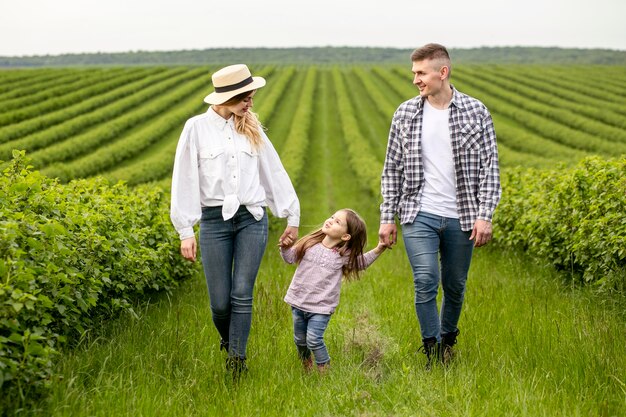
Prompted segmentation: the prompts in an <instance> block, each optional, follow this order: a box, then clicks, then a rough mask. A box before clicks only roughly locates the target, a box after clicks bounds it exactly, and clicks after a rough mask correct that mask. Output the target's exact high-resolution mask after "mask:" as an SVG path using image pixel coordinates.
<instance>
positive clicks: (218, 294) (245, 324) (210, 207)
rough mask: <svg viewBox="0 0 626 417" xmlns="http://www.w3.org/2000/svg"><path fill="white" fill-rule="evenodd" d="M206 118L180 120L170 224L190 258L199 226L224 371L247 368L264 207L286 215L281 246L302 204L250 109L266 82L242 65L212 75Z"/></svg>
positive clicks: (294, 233)
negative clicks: (226, 357) (182, 123)
mask: <svg viewBox="0 0 626 417" xmlns="http://www.w3.org/2000/svg"><path fill="white" fill-rule="evenodd" d="M212 80H213V87H214V89H215V91H214V92H212V93H211V94H209V95H208V96H207V97H206V98H205V99H204V101H205V102H206V103H209V104H211V106H210V107H209V109H208V110H207V111H206V113H204V114H201V115H198V116H194V117H192V118H191V119H189V120H188V121H187V122H186V123H185V127H184V129H183V132H182V134H181V137H180V140H179V142H178V147H177V149H176V158H175V161H174V172H173V175H172V203H171V219H172V223H173V224H174V227H175V228H176V230H177V231H178V233H179V235H180V239H181V246H180V248H181V253H182V255H183V256H184V257H185V258H186V259H188V260H190V261H192V262H193V261H195V259H196V250H197V246H196V238H195V236H194V230H193V226H194V225H195V224H196V223H197V222H198V221H199V222H200V230H199V240H200V251H201V254H202V264H203V267H204V275H205V278H206V282H207V287H208V290H209V298H210V302H211V313H212V316H213V323H214V324H215V327H216V328H217V330H218V332H219V334H220V336H221V342H220V348H221V349H224V350H226V351H227V352H228V359H227V361H226V366H227V369H229V370H231V371H233V372H234V374H235V375H238V374H239V373H240V372H241V371H242V370H246V369H247V368H246V363H245V361H246V345H247V342H248V335H249V333H250V324H251V320H252V293H253V289H254V282H255V280H256V276H257V273H258V270H259V265H260V264H261V258H262V257H263V253H264V251H265V246H266V244H267V234H268V226H267V225H268V223H267V214H266V210H265V207H266V206H269V208H270V209H271V211H272V213H273V214H274V215H276V216H278V217H287V227H286V229H285V231H284V233H283V234H282V235H281V237H280V239H279V242H280V243H281V244H286V245H290V244H292V243H293V242H295V241H296V239H297V237H298V225H299V221H300V204H299V201H298V197H297V195H296V192H295V190H294V188H293V185H292V184H291V181H290V179H289V176H288V175H287V172H286V171H285V169H284V167H283V165H282V163H281V161H280V158H279V156H278V154H277V153H276V150H275V149H274V147H273V146H272V144H271V142H270V141H269V139H268V138H267V136H266V135H265V133H264V131H263V127H262V126H261V123H260V122H259V120H258V119H257V117H256V115H255V114H254V113H252V112H251V111H250V108H251V107H252V104H253V97H254V95H255V93H256V90H257V89H259V88H261V87H263V86H264V85H265V79H263V78H262V77H252V75H251V73H250V70H249V69H248V67H247V66H246V65H243V64H239V65H231V66H228V67H225V68H222V69H221V70H219V71H217V72H216V73H214V74H213V76H212Z"/></svg>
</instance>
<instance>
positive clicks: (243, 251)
mask: <svg viewBox="0 0 626 417" xmlns="http://www.w3.org/2000/svg"><path fill="white" fill-rule="evenodd" d="M267 224H268V223H267V213H265V214H264V216H263V218H262V219H261V220H259V221H257V220H256V219H255V218H254V217H253V216H252V214H250V212H249V211H248V210H247V209H246V208H245V207H244V206H241V207H240V208H239V210H238V211H237V213H236V214H235V216H234V217H233V218H231V219H229V220H226V221H224V219H223V218H222V207H203V208H202V218H201V220H200V251H201V253H202V266H203V268H204V276H205V278H206V283H207V287H208V290H209V298H210V301H211V313H212V317H213V323H214V324H215V327H216V328H217V331H218V332H219V334H220V336H221V337H222V340H224V341H225V342H228V343H229V350H228V355H229V356H231V357H232V356H236V357H240V358H245V357H246V347H247V344H248V335H249V334H250V325H251V322H252V294H253V290H254V282H255V281H256V276H257V273H258V271H259V266H260V265H261V259H262V258H263V253H264V252H265V246H266V245H267V228H268V226H267Z"/></svg>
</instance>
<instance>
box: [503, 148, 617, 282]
mask: <svg viewBox="0 0 626 417" xmlns="http://www.w3.org/2000/svg"><path fill="white" fill-rule="evenodd" d="M494 221H495V226H496V228H497V230H498V232H497V236H496V241H497V242H500V243H501V244H504V245H508V246H512V247H517V248H521V249H524V250H526V251H527V252H528V253H530V254H532V255H535V256H537V257H538V258H539V259H542V260H547V261H548V262H549V263H550V264H552V265H554V266H556V267H557V268H558V269H561V270H564V271H566V272H567V273H568V276H569V277H571V278H572V279H574V280H582V281H583V282H585V283H592V284H594V285H597V286H599V287H602V288H604V289H611V290H617V291H619V292H622V293H623V292H624V291H625V290H626V158H624V157H622V158H621V159H619V160H609V161H607V160H603V159H600V158H599V157H589V158H585V159H583V160H582V161H581V162H580V163H579V164H578V165H576V166H575V167H573V168H570V169H566V170H565V169H553V170H541V171H539V170H524V169H521V168H520V169H515V170H507V171H505V173H504V175H503V199H502V202H501V203H500V206H499V208H498V210H497V212H496V216H495V217H494Z"/></svg>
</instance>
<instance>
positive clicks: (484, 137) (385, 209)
mask: <svg viewBox="0 0 626 417" xmlns="http://www.w3.org/2000/svg"><path fill="white" fill-rule="evenodd" d="M451 88H452V101H451V102H450V106H449V110H450V119H449V121H448V126H449V129H450V138H451V140H452V154H453V157H454V169H455V176H456V205H457V211H458V213H459V221H460V223H461V229H463V230H464V231H469V230H472V228H473V227H474V223H475V222H476V220H477V219H482V220H487V221H491V219H492V216H493V212H494V210H495V209H496V206H497V205H498V202H499V201H500V196H501V194H502V189H501V187H500V169H499V167H498V148H497V145H496V132H495V130H494V128H493V121H492V120H491V114H489V110H487V107H485V105H484V104H483V103H481V102H480V101H478V100H476V99H475V98H472V97H470V96H468V95H466V94H463V93H461V92H459V91H457V90H456V89H455V88H454V87H452V86H451ZM423 104H424V99H423V98H422V97H420V96H417V97H414V98H412V99H410V100H408V101H405V102H404V103H402V104H401V105H400V107H398V110H396V112H395V114H394V116H393V120H392V122H391V129H390V131H389V143H388V145H387V155H386V157H385V164H384V167H383V173H382V181H381V191H382V195H383V202H382V204H381V205H380V222H381V223H393V222H394V217H395V215H396V214H397V215H398V217H399V219H400V223H401V224H407V223H412V222H413V221H414V220H415V217H416V216H417V213H418V211H419V206H420V198H421V195H422V191H423V189H424V165H423V163H422V155H421V153H422V149H421V136H422V120H423V117H424V111H423V109H424V108H423Z"/></svg>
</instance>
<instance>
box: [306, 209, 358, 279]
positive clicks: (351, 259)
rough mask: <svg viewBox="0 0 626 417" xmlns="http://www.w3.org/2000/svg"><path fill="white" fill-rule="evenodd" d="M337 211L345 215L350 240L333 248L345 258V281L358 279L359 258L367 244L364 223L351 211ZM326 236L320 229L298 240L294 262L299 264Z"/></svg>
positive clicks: (343, 269)
mask: <svg viewBox="0 0 626 417" xmlns="http://www.w3.org/2000/svg"><path fill="white" fill-rule="evenodd" d="M338 211H343V212H345V213H346V225H347V228H348V234H349V235H350V239H348V240H345V241H341V242H340V243H339V244H338V245H337V246H335V248H337V250H338V251H339V255H341V256H347V257H348V262H347V264H346V265H344V266H343V268H342V272H343V275H344V276H345V277H346V278H347V279H358V278H359V272H360V271H361V270H362V269H363V268H364V265H362V263H361V262H362V261H361V260H360V257H361V256H362V255H363V250H364V249H365V245H366V244H367V230H366V226H365V222H364V221H363V219H362V218H361V216H359V215H358V213H357V212H355V211H354V210H352V209H349V208H344V209H341V210H338ZM324 236H326V234H325V233H324V232H323V231H322V229H321V228H319V229H317V230H314V231H313V232H311V233H309V234H308V235H306V236H303V237H302V238H301V239H299V240H298V241H297V242H296V244H295V245H294V250H295V252H296V262H300V261H301V260H302V258H303V257H304V253H305V252H306V251H307V250H308V249H309V248H310V247H311V246H313V245H316V244H318V243H320V242H321V241H322V240H324Z"/></svg>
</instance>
